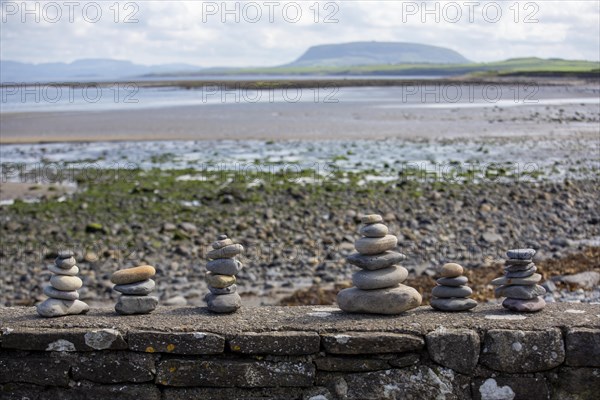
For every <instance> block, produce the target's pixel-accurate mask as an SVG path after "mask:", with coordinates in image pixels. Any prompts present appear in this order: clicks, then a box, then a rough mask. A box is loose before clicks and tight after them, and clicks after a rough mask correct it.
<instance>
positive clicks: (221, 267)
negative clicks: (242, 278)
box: [206, 258, 244, 275]
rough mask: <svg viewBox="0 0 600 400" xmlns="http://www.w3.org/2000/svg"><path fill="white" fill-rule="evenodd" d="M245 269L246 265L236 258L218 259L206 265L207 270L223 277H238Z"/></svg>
mask: <svg viewBox="0 0 600 400" xmlns="http://www.w3.org/2000/svg"><path fill="white" fill-rule="evenodd" d="M243 267H244V265H243V264H242V263H241V262H240V261H239V260H236V259H235V258H218V259H216V260H212V261H209V262H208V263H207V264H206V269H207V270H209V271H210V272H213V273H215V274H221V275H236V274H238V273H239V272H240V271H241V270H242V268H243Z"/></svg>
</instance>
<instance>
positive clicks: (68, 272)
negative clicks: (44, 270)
mask: <svg viewBox="0 0 600 400" xmlns="http://www.w3.org/2000/svg"><path fill="white" fill-rule="evenodd" d="M48 270H49V271H50V272H54V273H55V274H57V275H69V276H75V275H77V274H78V273H79V267H78V266H77V265H74V266H72V267H71V268H69V269H63V268H59V267H57V266H56V265H52V264H51V265H49V266H48Z"/></svg>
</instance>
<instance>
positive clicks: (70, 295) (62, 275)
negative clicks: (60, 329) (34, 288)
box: [37, 250, 90, 317]
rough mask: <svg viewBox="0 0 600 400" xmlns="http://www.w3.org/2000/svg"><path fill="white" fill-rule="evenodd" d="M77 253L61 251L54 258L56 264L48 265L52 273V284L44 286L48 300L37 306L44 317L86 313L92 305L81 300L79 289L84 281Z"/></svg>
mask: <svg viewBox="0 0 600 400" xmlns="http://www.w3.org/2000/svg"><path fill="white" fill-rule="evenodd" d="M74 256H75V254H74V253H73V252H72V251H70V250H66V251H60V252H59V253H58V257H57V258H56V260H54V265H51V266H50V267H48V269H49V270H50V272H52V273H53V274H54V275H52V278H50V285H48V286H46V287H45V288H44V294H45V295H46V296H48V297H50V298H49V299H47V300H46V301H44V302H43V303H41V304H38V306H37V312H38V314H39V315H41V316H42V317H61V316H63V315H76V314H84V313H86V312H88V311H89V309H90V307H89V306H88V305H87V304H86V303H84V302H83V301H81V300H79V293H78V292H77V289H79V288H81V286H83V282H82V281H81V279H79V277H77V274H78V273H79V268H78V267H77V265H75V264H76V261H75V257H74Z"/></svg>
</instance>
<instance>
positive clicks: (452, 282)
mask: <svg viewBox="0 0 600 400" xmlns="http://www.w3.org/2000/svg"><path fill="white" fill-rule="evenodd" d="M436 282H437V284H438V285H444V286H462V285H466V284H467V282H469V279H468V278H467V277H466V276H456V277H454V278H440V279H438V280H437V281H436Z"/></svg>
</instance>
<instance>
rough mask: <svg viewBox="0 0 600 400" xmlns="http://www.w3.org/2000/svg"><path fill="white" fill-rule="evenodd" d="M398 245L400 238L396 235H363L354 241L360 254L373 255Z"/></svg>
mask: <svg viewBox="0 0 600 400" xmlns="http://www.w3.org/2000/svg"><path fill="white" fill-rule="evenodd" d="M397 245H398V238H397V237H396V236H394V235H386V236H384V237H381V238H367V237H363V238H360V239H358V240H357V241H356V242H354V248H355V249H356V251H358V252H359V253H360V254H366V255H372V254H379V253H383V252H385V251H388V250H392V249H393V248H395V247H396V246H397Z"/></svg>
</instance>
